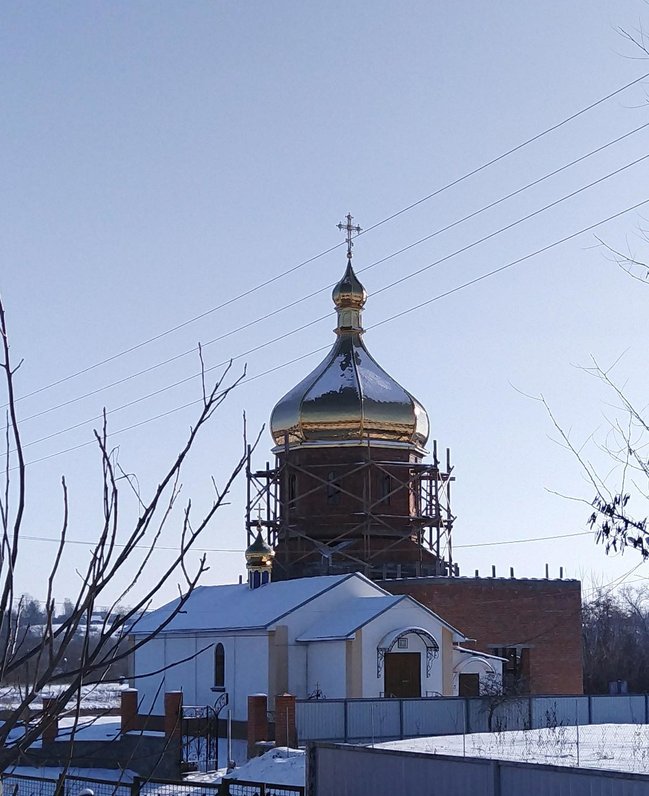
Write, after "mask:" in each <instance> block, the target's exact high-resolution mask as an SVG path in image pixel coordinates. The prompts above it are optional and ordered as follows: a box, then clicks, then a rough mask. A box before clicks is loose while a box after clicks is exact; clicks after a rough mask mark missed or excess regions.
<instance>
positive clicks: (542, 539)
mask: <svg viewBox="0 0 649 796" xmlns="http://www.w3.org/2000/svg"><path fill="white" fill-rule="evenodd" d="M592 535H593V532H592V531H579V532H577V533H560V534H557V535H555V536H535V537H534V538H530V539H505V540H503V541H501V542H477V543H475V544H454V545H453V549H454V550H459V549H460V548H462V549H464V548H468V547H497V546H499V545H509V544H524V543H526V542H545V541H549V540H552V539H570V538H572V537H573V536H592Z"/></svg>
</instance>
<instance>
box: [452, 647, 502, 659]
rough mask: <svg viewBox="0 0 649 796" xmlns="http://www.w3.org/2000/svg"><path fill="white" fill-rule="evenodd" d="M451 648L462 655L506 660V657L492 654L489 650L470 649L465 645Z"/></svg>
mask: <svg viewBox="0 0 649 796" xmlns="http://www.w3.org/2000/svg"><path fill="white" fill-rule="evenodd" d="M453 649H454V651H455V652H461V653H462V654H463V655H473V656H475V657H476V658H492V659H493V660H495V661H506V660H507V658H503V657H502V656H501V655H492V654H491V653H489V652H482V650H470V649H468V648H467V647H460V646H455V647H453Z"/></svg>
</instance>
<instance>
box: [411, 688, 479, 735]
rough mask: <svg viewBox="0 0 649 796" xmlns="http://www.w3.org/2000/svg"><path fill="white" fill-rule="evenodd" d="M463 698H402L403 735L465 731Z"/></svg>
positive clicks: (449, 733)
mask: <svg viewBox="0 0 649 796" xmlns="http://www.w3.org/2000/svg"><path fill="white" fill-rule="evenodd" d="M464 705H465V702H464V699H458V698H455V697H451V698H450V699H443V698H442V699H440V698H439V697H435V698H433V699H404V700H403V706H402V711H403V725H402V730H403V737H404V738H409V737H413V738H414V737H416V736H417V735H442V734H444V735H446V734H448V735H452V734H454V733H461V732H465V711H464Z"/></svg>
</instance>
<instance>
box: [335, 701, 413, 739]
mask: <svg viewBox="0 0 649 796" xmlns="http://www.w3.org/2000/svg"><path fill="white" fill-rule="evenodd" d="M400 701H401V700H399V699H359V700H350V701H348V702H347V740H359V741H360V740H368V741H371V740H378V739H379V738H381V739H386V740H387V739H388V738H400V737H401V709H400V704H399V703H400Z"/></svg>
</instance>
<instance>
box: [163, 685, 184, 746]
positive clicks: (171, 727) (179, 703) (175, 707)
mask: <svg viewBox="0 0 649 796" xmlns="http://www.w3.org/2000/svg"><path fill="white" fill-rule="evenodd" d="M182 712H183V692H182V691H167V693H166V694H165V738H166V739H167V741H170V740H172V739H173V740H177V741H178V742H179V743H180V738H181V736H182V728H181V718H182Z"/></svg>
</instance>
